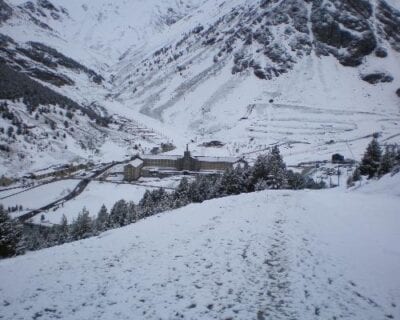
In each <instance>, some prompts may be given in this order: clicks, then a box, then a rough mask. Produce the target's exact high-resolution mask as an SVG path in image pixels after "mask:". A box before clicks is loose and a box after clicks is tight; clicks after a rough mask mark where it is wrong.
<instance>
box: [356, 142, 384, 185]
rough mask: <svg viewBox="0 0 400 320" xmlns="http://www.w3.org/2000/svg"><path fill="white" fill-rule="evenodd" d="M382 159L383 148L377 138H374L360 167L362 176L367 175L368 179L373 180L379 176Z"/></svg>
mask: <svg viewBox="0 0 400 320" xmlns="http://www.w3.org/2000/svg"><path fill="white" fill-rule="evenodd" d="M381 157H382V151H381V147H380V145H379V142H378V140H377V139H376V138H373V139H372V141H371V142H370V143H369V145H368V147H367V150H366V151H365V153H364V157H363V158H362V161H361V165H360V173H361V175H364V176H365V175H367V176H368V178H369V179H370V178H372V177H374V176H376V175H377V173H378V169H379V165H380V161H381Z"/></svg>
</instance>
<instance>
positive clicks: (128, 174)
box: [124, 158, 143, 181]
mask: <svg viewBox="0 0 400 320" xmlns="http://www.w3.org/2000/svg"><path fill="white" fill-rule="evenodd" d="M142 168H143V160H142V159H140V158H136V159H134V160H132V161H131V162H129V163H128V164H127V165H126V166H124V180H126V181H134V180H137V179H139V177H140V175H141V171H142Z"/></svg>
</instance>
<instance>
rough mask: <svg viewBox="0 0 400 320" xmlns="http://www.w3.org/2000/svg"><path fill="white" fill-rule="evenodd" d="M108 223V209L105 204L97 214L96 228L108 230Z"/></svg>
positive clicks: (100, 230)
mask: <svg viewBox="0 0 400 320" xmlns="http://www.w3.org/2000/svg"><path fill="white" fill-rule="evenodd" d="M107 223H108V211H107V208H106V206H105V205H104V204H103V205H102V206H101V208H100V211H99V212H98V214H97V219H96V230H97V231H98V232H102V231H105V230H107V227H108V225H107Z"/></svg>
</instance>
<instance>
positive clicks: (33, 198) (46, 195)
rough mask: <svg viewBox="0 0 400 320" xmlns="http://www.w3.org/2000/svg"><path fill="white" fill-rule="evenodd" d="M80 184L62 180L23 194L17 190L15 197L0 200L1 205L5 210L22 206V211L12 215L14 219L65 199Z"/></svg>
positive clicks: (74, 181)
mask: <svg viewBox="0 0 400 320" xmlns="http://www.w3.org/2000/svg"><path fill="white" fill-rule="evenodd" d="M78 182H79V181H76V180H61V181H56V182H53V183H48V184H44V185H41V186H39V187H36V188H32V189H29V190H26V191H23V192H21V191H20V190H18V189H17V190H16V191H15V192H14V195H11V196H9V197H7V198H5V199H2V200H0V203H1V204H2V205H3V206H4V207H5V208H7V207H13V206H17V205H18V206H20V205H22V207H23V210H22V211H20V212H18V211H17V212H15V213H13V214H12V215H13V217H16V216H18V215H20V214H23V213H26V212H27V211H30V210H34V209H38V208H40V207H43V206H45V205H46V204H49V203H51V202H52V201H55V200H58V199H60V198H62V197H65V196H66V195H67V194H68V193H70V192H71V191H72V190H73V189H74V188H75V187H76V185H77V184H78Z"/></svg>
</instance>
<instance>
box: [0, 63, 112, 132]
mask: <svg viewBox="0 0 400 320" xmlns="http://www.w3.org/2000/svg"><path fill="white" fill-rule="evenodd" d="M0 99H4V100H12V101H16V100H19V99H22V100H23V102H24V104H25V105H26V107H27V110H28V112H29V113H33V112H34V111H35V110H36V109H37V108H38V107H39V106H48V105H58V106H59V107H60V108H62V109H66V110H69V111H71V112H74V111H75V110H80V111H82V113H83V114H86V115H87V116H88V117H89V118H90V119H92V120H96V121H97V122H98V123H100V124H101V123H103V122H106V123H107V122H108V121H109V119H108V118H103V117H102V116H101V115H98V114H97V113H96V112H94V111H93V110H92V109H91V108H89V107H84V106H81V105H79V104H77V103H76V102H75V101H73V100H71V99H69V98H67V97H65V96H63V95H61V94H59V93H57V92H55V91H53V90H51V89H50V88H48V87H45V86H43V85H42V84H40V83H39V82H37V81H35V80H32V79H31V78H29V76H27V75H26V74H24V73H22V72H18V71H16V70H14V69H12V68H10V67H9V66H7V65H6V64H5V63H0Z"/></svg>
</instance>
